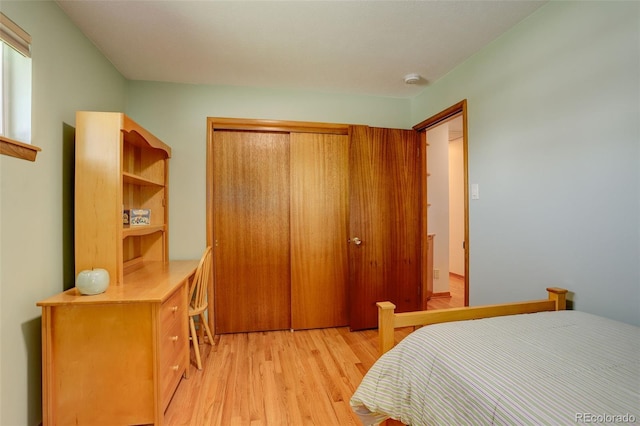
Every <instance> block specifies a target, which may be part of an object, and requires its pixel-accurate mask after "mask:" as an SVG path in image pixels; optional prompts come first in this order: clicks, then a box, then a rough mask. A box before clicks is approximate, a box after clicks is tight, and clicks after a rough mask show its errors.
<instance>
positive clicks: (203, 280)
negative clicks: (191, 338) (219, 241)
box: [189, 246, 212, 311]
mask: <svg viewBox="0 0 640 426" xmlns="http://www.w3.org/2000/svg"><path fill="white" fill-rule="evenodd" d="M211 253H212V250H211V246H209V247H207V248H206V249H205V251H204V254H203V255H202V258H201V259H200V263H199V264H198V268H197V269H196V274H195V276H194V277H193V284H192V286H191V294H190V296H189V301H190V303H191V309H193V310H195V311H197V310H201V309H205V308H206V307H207V283H209V280H210V278H211V268H212V261H211Z"/></svg>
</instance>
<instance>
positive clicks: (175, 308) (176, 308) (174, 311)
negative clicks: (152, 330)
mask: <svg viewBox="0 0 640 426" xmlns="http://www.w3.org/2000/svg"><path fill="white" fill-rule="evenodd" d="M171 312H173V313H174V314H175V313H176V312H178V307H177V306H172V307H171Z"/></svg>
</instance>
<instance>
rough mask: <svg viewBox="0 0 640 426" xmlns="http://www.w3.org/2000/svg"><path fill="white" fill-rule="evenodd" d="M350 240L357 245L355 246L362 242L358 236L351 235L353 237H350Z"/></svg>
mask: <svg viewBox="0 0 640 426" xmlns="http://www.w3.org/2000/svg"><path fill="white" fill-rule="evenodd" d="M351 241H353V244H355V245H357V246H359V245H360V244H362V240H361V239H360V238H358V237H353V238H352V239H351Z"/></svg>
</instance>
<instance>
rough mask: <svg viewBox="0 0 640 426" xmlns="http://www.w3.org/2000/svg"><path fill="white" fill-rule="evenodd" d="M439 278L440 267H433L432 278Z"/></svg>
mask: <svg viewBox="0 0 640 426" xmlns="http://www.w3.org/2000/svg"><path fill="white" fill-rule="evenodd" d="M439 278H440V269H434V270H433V279H434V280H437V279H439Z"/></svg>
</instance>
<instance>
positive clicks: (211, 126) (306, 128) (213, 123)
mask: <svg viewBox="0 0 640 426" xmlns="http://www.w3.org/2000/svg"><path fill="white" fill-rule="evenodd" d="M349 129H350V126H349V125H348V124H336V123H315V122H303V121H283V120H265V119H242V118H217V117H208V118H207V175H206V177H207V184H206V191H207V200H206V208H207V212H206V218H207V219H206V220H207V245H208V246H212V247H214V246H215V241H214V235H215V229H214V210H215V206H214V203H213V200H214V198H213V189H214V188H213V143H214V137H215V132H216V131H224V130H241V131H256V132H260V131H264V132H289V133H323V134H337V135H349ZM214 251H215V250H214ZM213 275H214V274H212V278H211V280H210V282H209V283H208V285H207V288H208V292H207V293H208V298H209V308H208V313H207V317H208V322H209V327H210V329H211V330H215V329H216V328H215V312H214V306H215V303H214V301H215V294H214V285H213Z"/></svg>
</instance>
